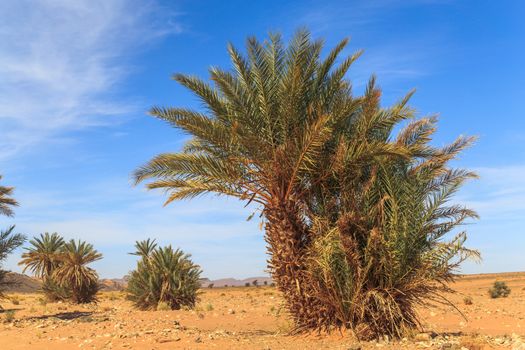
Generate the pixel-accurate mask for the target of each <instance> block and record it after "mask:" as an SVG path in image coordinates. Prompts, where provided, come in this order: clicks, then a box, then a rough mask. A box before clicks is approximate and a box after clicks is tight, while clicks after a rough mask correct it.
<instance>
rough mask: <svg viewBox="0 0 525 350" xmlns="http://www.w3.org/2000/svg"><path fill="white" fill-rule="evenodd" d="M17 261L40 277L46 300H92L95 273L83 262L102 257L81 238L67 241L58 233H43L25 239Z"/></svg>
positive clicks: (78, 301) (95, 283)
mask: <svg viewBox="0 0 525 350" xmlns="http://www.w3.org/2000/svg"><path fill="white" fill-rule="evenodd" d="M29 243H30V244H31V246H30V247H29V248H26V250H27V251H26V252H25V253H23V254H22V260H21V261H20V263H19V265H24V272H25V271H26V270H27V269H29V270H30V271H31V272H32V273H33V274H34V275H36V276H37V277H39V278H42V280H43V285H42V289H43V291H44V293H45V295H46V297H47V298H48V299H49V300H50V301H58V300H69V301H71V302H73V303H77V304H80V303H90V302H93V301H96V294H97V292H98V290H99V284H98V274H97V273H96V271H95V270H93V269H92V268H90V267H88V266H87V265H88V264H90V263H92V262H94V261H97V260H100V259H102V254H100V253H99V252H98V251H96V250H95V249H94V248H93V245H92V244H89V243H86V242H84V241H80V240H79V241H78V242H77V241H75V240H70V241H69V242H66V241H64V239H63V238H62V237H61V236H60V235H59V234H58V233H53V234H49V233H47V232H46V233H44V234H40V236H39V237H35V238H34V239H32V240H31V241H29Z"/></svg>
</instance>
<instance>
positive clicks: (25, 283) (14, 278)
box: [4, 272, 42, 293]
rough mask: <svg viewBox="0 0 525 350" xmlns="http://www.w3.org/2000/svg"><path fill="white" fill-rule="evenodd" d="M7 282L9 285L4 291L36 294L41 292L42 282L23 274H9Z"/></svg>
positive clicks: (6, 278)
mask: <svg viewBox="0 0 525 350" xmlns="http://www.w3.org/2000/svg"><path fill="white" fill-rule="evenodd" d="M5 281H6V282H7V283H9V284H8V285H7V286H6V287H5V288H4V290H5V291H6V292H8V293H9V292H11V293H14V292H16V293H35V292H38V291H39V290H40V287H41V286H42V281H41V280H40V279H38V278H34V277H29V276H27V275H23V274H21V273H16V272H8V273H7V275H6V277H5Z"/></svg>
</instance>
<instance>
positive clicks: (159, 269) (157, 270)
mask: <svg viewBox="0 0 525 350" xmlns="http://www.w3.org/2000/svg"><path fill="white" fill-rule="evenodd" d="M135 246H136V248H137V252H136V253H134V254H135V255H138V256H140V260H139V262H138V263H137V269H136V270H134V271H132V272H131V274H130V279H129V282H128V288H127V293H128V299H129V300H131V301H133V303H134V304H135V306H136V307H137V308H139V309H142V310H154V309H157V310H159V307H161V305H162V308H165V306H164V304H166V305H167V309H170V310H178V309H180V308H181V307H187V308H193V307H194V306H195V303H196V301H197V291H198V289H199V288H200V283H199V278H200V274H201V270H200V268H199V266H198V265H195V264H194V263H193V262H192V261H191V260H190V255H188V254H184V252H183V251H182V250H180V249H176V250H174V249H173V248H172V247H171V246H167V247H164V248H162V247H158V248H157V245H156V244H155V243H154V241H150V240H149V239H148V240H147V241H142V242H137V243H136V245H135ZM161 303H163V304H161Z"/></svg>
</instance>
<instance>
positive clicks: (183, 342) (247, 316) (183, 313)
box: [0, 273, 525, 350]
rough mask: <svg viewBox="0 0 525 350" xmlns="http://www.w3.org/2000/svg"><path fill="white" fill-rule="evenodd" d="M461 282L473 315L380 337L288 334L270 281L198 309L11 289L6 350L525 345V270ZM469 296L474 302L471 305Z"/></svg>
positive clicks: (207, 300) (446, 315)
mask: <svg viewBox="0 0 525 350" xmlns="http://www.w3.org/2000/svg"><path fill="white" fill-rule="evenodd" d="M496 280H499V281H505V282H506V283H507V285H508V286H509V287H510V288H511V290H512V292H511V294H510V296H509V297H507V298H498V299H491V298H490V297H489V295H488V293H487V291H488V289H489V287H490V286H491V285H492V284H493V283H494V281H496ZM453 287H454V288H455V289H456V290H457V291H458V293H456V294H453V295H450V296H449V297H450V300H452V301H453V302H454V303H455V304H456V305H457V307H458V308H459V310H461V312H462V313H463V314H464V315H465V317H466V319H464V318H463V317H462V316H461V315H460V314H459V313H458V312H457V311H456V310H454V309H453V308H452V307H448V306H447V307H445V306H436V307H432V308H428V309H422V310H420V313H421V316H422V319H423V321H424V332H422V333H415V334H414V335H413V336H411V337H408V338H405V339H402V340H399V341H390V340H388V339H384V340H381V341H373V342H359V341H357V340H355V339H353V338H352V337H351V336H350V335H349V334H341V333H333V334H330V335H317V334H311V335H300V336H292V335H288V332H289V330H290V322H289V320H288V319H287V317H286V315H285V313H284V312H283V311H282V309H281V303H282V300H281V298H280V296H279V293H278V292H277V290H276V289H275V288H273V287H270V286H261V287H235V288H231V287H230V288H213V289H209V288H204V289H203V290H202V294H201V296H200V302H199V304H198V305H197V308H196V309H195V310H191V311H190V310H178V311H138V310H135V309H133V308H132V305H131V303H130V302H129V301H127V300H126V299H125V294H124V293H123V292H116V291H111V292H107V291H106V292H101V293H100V296H99V302H98V303H97V304H90V305H86V306H77V305H69V304H65V303H46V302H45V301H44V299H43V298H42V295H40V294H38V293H30V294H27V293H11V294H9V295H8V296H9V297H10V298H11V299H10V300H3V301H2V302H1V305H2V306H3V308H4V310H3V311H0V349H1V350H11V349H53V350H61V349H78V348H84V349H261V350H263V349H272V350H274V349H352V350H357V349H376V348H383V349H400V348H402V349H463V350H464V349H499V348H504V349H515V350H518V349H519V350H525V273H508V274H498V275H470V276H466V277H463V278H461V279H460V280H459V281H458V282H457V283H455V284H454V286H453ZM468 297H470V298H471V301H472V304H467V303H465V298H467V299H468ZM8 310H12V311H14V313H13V312H9V311H8ZM9 315H10V316H12V317H13V319H12V320H9Z"/></svg>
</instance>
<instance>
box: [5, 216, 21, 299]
mask: <svg viewBox="0 0 525 350" xmlns="http://www.w3.org/2000/svg"><path fill="white" fill-rule="evenodd" d="M14 229H15V226H11V227H9V228H8V229H7V230H4V231H0V298H2V297H3V294H2V289H3V288H4V287H5V286H7V285H8V284H9V283H7V282H6V281H5V276H6V274H7V271H5V270H2V269H1V267H2V262H3V261H4V260H5V259H6V258H7V256H8V255H9V254H11V253H12V252H13V250H15V249H16V248H18V247H20V246H21V245H22V244H24V242H25V240H26V237H25V236H24V235H22V234H20V233H13V230H14Z"/></svg>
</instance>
